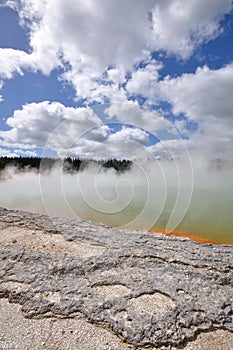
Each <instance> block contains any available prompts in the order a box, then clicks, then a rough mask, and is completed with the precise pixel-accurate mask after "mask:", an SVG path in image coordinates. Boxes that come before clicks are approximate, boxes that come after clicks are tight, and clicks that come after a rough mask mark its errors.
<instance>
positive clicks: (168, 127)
mask: <svg viewBox="0 0 233 350" xmlns="http://www.w3.org/2000/svg"><path fill="white" fill-rule="evenodd" d="M106 113H107V115H108V117H109V119H110V120H111V119H113V118H114V117H117V119H118V120H119V121H121V122H123V123H128V124H132V125H135V126H137V127H139V128H143V129H145V130H147V131H148V132H150V133H152V134H153V135H155V136H157V137H160V136H161V134H163V133H164V132H166V133H167V134H170V135H173V134H174V131H175V130H174V127H173V125H172V123H171V122H170V121H168V120H167V119H166V118H164V117H163V116H161V115H159V113H158V112H156V111H154V110H149V109H146V108H141V107H140V105H139V103H138V102H137V101H126V102H124V103H115V104H112V105H111V106H110V107H108V108H106Z"/></svg>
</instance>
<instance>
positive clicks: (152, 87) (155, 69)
mask: <svg viewBox="0 0 233 350" xmlns="http://www.w3.org/2000/svg"><path fill="white" fill-rule="evenodd" d="M161 68H162V65H161V63H158V62H157V61H155V60H151V61H149V62H148V63H147V64H146V65H145V67H143V68H138V69H137V70H135V71H134V72H133V73H132V77H131V79H129V80H128V82H127V85H126V90H127V92H128V93H129V94H130V95H141V96H143V97H146V98H148V99H149V100H150V101H151V102H155V101H156V96H158V94H159V86H158V79H159V70H160V69H161Z"/></svg>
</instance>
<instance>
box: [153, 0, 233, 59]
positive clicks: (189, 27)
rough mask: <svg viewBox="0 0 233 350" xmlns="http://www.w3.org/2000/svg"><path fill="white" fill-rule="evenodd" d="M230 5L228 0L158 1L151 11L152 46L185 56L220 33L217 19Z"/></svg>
mask: <svg viewBox="0 0 233 350" xmlns="http://www.w3.org/2000/svg"><path fill="white" fill-rule="evenodd" d="M232 6H233V4H232V1H231V0H224V1H222V0H211V1H202V0H194V1H186V0H175V1H174V0H168V1H158V2H157V3H156V5H155V6H154V8H153V10H152V12H151V21H152V28H153V29H152V31H153V36H152V46H153V48H154V49H157V50H158V49H162V50H164V51H165V52H168V53H174V54H176V55H178V56H180V57H181V58H184V59H186V58H188V57H189V56H190V55H191V54H192V52H193V51H194V49H195V48H196V46H197V45H200V44H201V43H203V42H207V41H209V40H211V39H213V38H215V37H216V36H217V35H219V33H221V30H222V29H221V25H220V20H221V19H222V17H223V15H224V14H226V13H228V12H230V11H231V9H232Z"/></svg>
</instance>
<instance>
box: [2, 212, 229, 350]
mask: <svg viewBox="0 0 233 350" xmlns="http://www.w3.org/2000/svg"><path fill="white" fill-rule="evenodd" d="M0 217H1V220H0V298H1V299H0V308H1V316H0V349H20V350H23V349H58V350H60V349H82V350H89V349H90V350H91V349H99V350H104V349H108V350H110V349H111V350H115V349H116V350H123V349H135V348H139V349H146V348H147V347H148V348H152V349H158V348H159V349H186V350H191V349H193V350H194V349H195V350H199V349H205V350H206V349H207V350H208V349H215V350H216V349H217V350H223V349H224V350H227V349H229V350H230V349H232V344H233V320H232V295H233V293H232V291H233V289H232V261H233V259H232V257H233V254H232V251H233V248H232V246H224V245H212V244H200V243H196V242H193V241H191V240H189V239H185V238H177V237H167V236H164V235H161V234H155V233H148V232H146V231H118V230H117V229H113V228H108V227H106V226H104V225H99V224H94V223H91V222H84V221H80V220H73V221H72V220H70V219H64V218H52V219H51V218H49V217H46V216H42V215H38V214H31V213H26V212H21V211H7V210H5V209H0ZM7 300H8V301H9V302H10V303H11V304H9V302H8V301H7Z"/></svg>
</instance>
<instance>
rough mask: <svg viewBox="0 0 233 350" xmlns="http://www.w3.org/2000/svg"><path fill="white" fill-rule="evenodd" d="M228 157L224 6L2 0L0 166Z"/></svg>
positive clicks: (229, 86)
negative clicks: (26, 159)
mask: <svg viewBox="0 0 233 350" xmlns="http://www.w3.org/2000/svg"><path fill="white" fill-rule="evenodd" d="M186 150H189V151H190V152H194V153H195V152H196V153H199V154H204V155H205V156H206V157H209V158H211V159H213V158H216V157H223V158H224V157H229V156H231V155H232V151H233V1H232V0H205V1H203V0H189V1H187V0H143V1H141V0H125V1H121V0H0V155H28V156H32V155H39V156H42V155H44V154H46V155H49V156H62V157H63V156H67V155H70V156H80V157H100V158H101V157H125V158H134V157H140V156H141V155H145V152H146V154H148V156H151V155H154V156H156V157H163V156H165V157H166V156H168V157H173V156H180V155H181V154H182V153H183V152H184V151H186Z"/></svg>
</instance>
